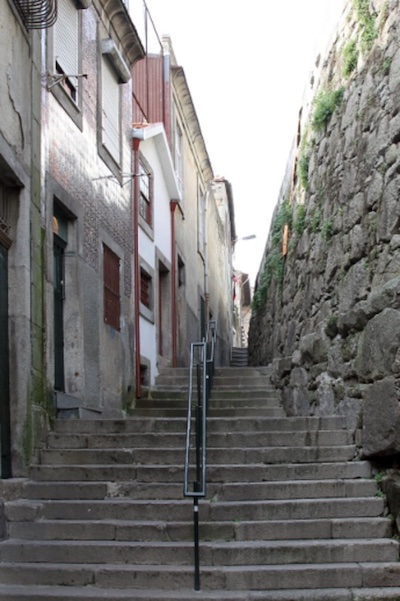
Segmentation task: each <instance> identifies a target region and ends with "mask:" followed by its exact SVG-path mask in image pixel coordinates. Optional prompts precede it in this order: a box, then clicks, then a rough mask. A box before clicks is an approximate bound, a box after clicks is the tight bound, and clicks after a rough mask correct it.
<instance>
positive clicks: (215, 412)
mask: <svg viewBox="0 0 400 601" xmlns="http://www.w3.org/2000/svg"><path fill="white" fill-rule="evenodd" d="M132 412H133V413H132V415H135V416H138V417H144V416H147V417H148V418H150V419H151V418H152V417H162V418H164V419H169V418H171V417H186V415H187V410H186V408H182V409H179V408H176V409H173V408H171V409H167V408H165V409H163V408H157V409H151V408H149V409H147V408H140V407H139V408H138V409H136V408H135V409H133V410H132ZM284 415H285V413H284V411H283V408H282V407H280V406H276V407H240V408H234V407H231V408H229V407H227V408H225V409H218V408H214V407H212V406H211V407H210V408H209V410H208V416H209V417H210V418H213V417H214V418H215V417H235V418H237V419H238V418H241V417H242V416H244V417H246V416H247V417H251V416H253V417H257V416H259V417H284Z"/></svg>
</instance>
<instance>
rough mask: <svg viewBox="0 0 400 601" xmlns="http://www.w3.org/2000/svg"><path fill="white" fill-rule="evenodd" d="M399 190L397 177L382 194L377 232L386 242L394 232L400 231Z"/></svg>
mask: <svg viewBox="0 0 400 601" xmlns="http://www.w3.org/2000/svg"><path fill="white" fill-rule="evenodd" d="M399 191H400V181H399V180H398V179H397V178H396V179H393V180H392V181H391V182H389V183H388V185H387V186H386V188H385V190H384V192H383V195H382V202H381V206H380V211H379V214H378V230H377V234H378V237H379V239H380V240H383V241H385V242H388V241H389V240H390V239H391V237H392V236H393V234H395V233H397V232H398V228H399V223H400V205H399V202H398V199H399Z"/></svg>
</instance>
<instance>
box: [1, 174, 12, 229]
mask: <svg viewBox="0 0 400 601" xmlns="http://www.w3.org/2000/svg"><path fill="white" fill-rule="evenodd" d="M0 230H1V231H3V232H4V233H5V234H8V233H9V231H10V218H9V198H8V190H7V188H6V187H5V186H3V185H2V184H0Z"/></svg>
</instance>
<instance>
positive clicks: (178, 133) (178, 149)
mask: <svg viewBox="0 0 400 601" xmlns="http://www.w3.org/2000/svg"><path fill="white" fill-rule="evenodd" d="M182 146H183V141H182V130H181V128H180V127H179V125H178V124H177V123H176V125H175V173H176V178H177V180H178V186H179V190H180V191H181V192H182V190H183V188H182V185H183V181H182V180H183V162H182Z"/></svg>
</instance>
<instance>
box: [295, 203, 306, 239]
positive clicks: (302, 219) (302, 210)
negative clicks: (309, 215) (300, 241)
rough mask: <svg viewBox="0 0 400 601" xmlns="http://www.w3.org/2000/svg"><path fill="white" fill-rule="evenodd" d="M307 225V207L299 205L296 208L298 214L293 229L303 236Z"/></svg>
mask: <svg viewBox="0 0 400 601" xmlns="http://www.w3.org/2000/svg"><path fill="white" fill-rule="evenodd" d="M305 227H306V207H305V205H299V206H298V207H297V209H296V216H295V219H294V223H293V231H294V232H295V233H296V234H297V235H298V236H301V235H302V233H303V232H304V230H305Z"/></svg>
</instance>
